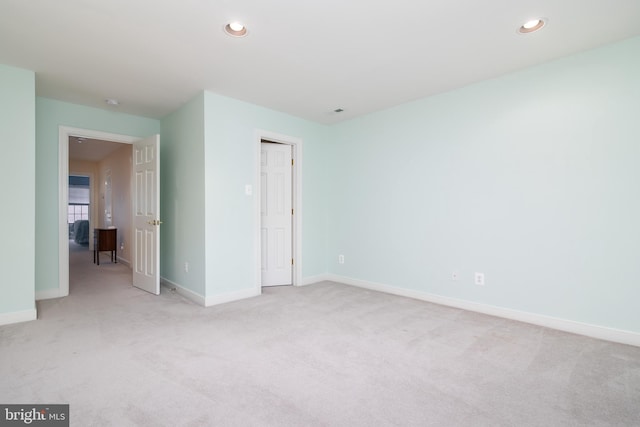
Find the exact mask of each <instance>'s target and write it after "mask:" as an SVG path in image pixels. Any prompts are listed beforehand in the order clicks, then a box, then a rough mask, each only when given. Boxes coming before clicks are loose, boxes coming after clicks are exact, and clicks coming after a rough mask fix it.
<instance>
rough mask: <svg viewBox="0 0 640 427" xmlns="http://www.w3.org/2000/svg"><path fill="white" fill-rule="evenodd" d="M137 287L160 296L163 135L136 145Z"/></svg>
mask: <svg viewBox="0 0 640 427" xmlns="http://www.w3.org/2000/svg"><path fill="white" fill-rule="evenodd" d="M133 176H134V188H133V200H134V202H133V235H134V237H133V240H134V255H133V286H135V287H137V288H140V289H142V290H145V291H147V292H151V293H152V294H155V295H160V265H159V261H160V223H161V222H160V135H154V136H151V137H149V138H146V139H143V140H140V141H137V142H134V143H133Z"/></svg>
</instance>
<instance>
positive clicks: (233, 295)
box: [160, 277, 262, 307]
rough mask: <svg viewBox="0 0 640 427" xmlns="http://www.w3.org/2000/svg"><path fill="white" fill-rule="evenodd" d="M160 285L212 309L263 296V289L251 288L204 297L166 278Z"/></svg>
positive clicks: (162, 279)
mask: <svg viewBox="0 0 640 427" xmlns="http://www.w3.org/2000/svg"><path fill="white" fill-rule="evenodd" d="M160 284H161V285H162V286H166V287H168V288H171V289H175V290H176V292H177V293H178V294H179V295H182V296H183V297H185V298H186V299H188V300H190V301H193V302H194V303H196V304H198V305H201V306H204V307H211V306H213V305H218V304H224V303H226V302H232V301H237V300H241V299H245V298H251V297H255V296H258V295H260V294H262V289H260V288H249V289H244V290H242V291H234V292H228V293H225V294H220V295H212V296H209V297H204V296H202V295H200V294H198V293H195V292H193V291H192V290H190V289H187V288H185V287H183V286H180V285H178V284H177V283H175V282H172V281H171V280H169V279H165V278H164V277H161V278H160Z"/></svg>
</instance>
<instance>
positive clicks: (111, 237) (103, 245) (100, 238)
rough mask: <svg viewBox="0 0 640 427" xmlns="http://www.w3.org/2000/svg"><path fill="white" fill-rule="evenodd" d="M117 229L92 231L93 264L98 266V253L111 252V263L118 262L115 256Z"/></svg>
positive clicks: (96, 229) (95, 229)
mask: <svg viewBox="0 0 640 427" xmlns="http://www.w3.org/2000/svg"><path fill="white" fill-rule="evenodd" d="M117 243H118V229H117V228H94V229H93V263H94V264H96V263H97V264H98V265H100V252H103V251H109V252H111V262H114V263H116V262H118V259H117V257H116V255H117Z"/></svg>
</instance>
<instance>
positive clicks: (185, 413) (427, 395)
mask: <svg viewBox="0 0 640 427" xmlns="http://www.w3.org/2000/svg"><path fill="white" fill-rule="evenodd" d="M71 258H72V263H74V268H72V276H71V277H72V280H71V285H70V289H71V293H70V295H69V296H68V297H66V298H61V299H56V300H48V301H42V302H40V303H38V314H39V320H38V321H35V322H29V323H23V324H16V325H8V326H3V327H0V378H1V379H2V381H1V382H0V401H2V403H69V404H70V405H71V406H70V410H71V425H72V426H78V427H84V426H172V427H173V426H349V427H352V426H607V425H611V426H614V425H615V426H634V425H635V426H637V425H640V348H636V347H631V346H625V345H620V344H613V343H609V342H604V341H599V340H595V339H590V338H585V337H581V336H576V335H571V334H567V333H562V332H557V331H553V330H549V329H545V328H541V327H537V326H532V325H528V324H523V323H518V322H513V321H508V320H504V319H499V318H495V317H490V316H485V315H480V314H476V313H470V312H465V311H462V310H457V309H452V308H447V307H442V306H438V305H434V304H429V303H425V302H421V301H416V300H411V299H407V298H401V297H396V296H391V295H386V294H382V293H377V292H371V291H367V290H363V289H357V288H352V287H349V286H345V285H341V284H337V283H331V282H323V283H318V284H315V285H311V286H307V287H302V288H293V287H279V288H269V289H265V291H264V294H263V295H262V296H260V297H256V298H251V299H248V300H244V301H238V302H234V303H229V304H224V305H220V306H216V307H210V308H203V307H199V306H197V305H195V304H193V303H191V302H189V301H187V300H185V299H183V298H182V297H180V296H179V295H177V294H175V293H172V292H170V291H168V290H166V289H163V292H162V294H161V295H160V296H153V295H150V294H147V293H145V292H143V291H140V290H138V289H135V288H133V287H131V285H130V283H131V274H130V271H129V269H128V268H127V267H126V266H124V265H122V264H110V263H109V262H108V261H107V260H106V255H105V258H103V259H104V263H103V264H101V265H100V266H99V267H98V266H95V265H94V264H93V263H92V258H91V253H90V252H88V251H87V252H73V253H72V256H71ZM75 263H78V265H75ZM76 267H78V268H76Z"/></svg>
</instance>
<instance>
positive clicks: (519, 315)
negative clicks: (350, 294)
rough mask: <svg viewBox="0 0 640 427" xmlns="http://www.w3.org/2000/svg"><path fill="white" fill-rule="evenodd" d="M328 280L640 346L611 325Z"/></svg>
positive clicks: (639, 337) (637, 337)
mask: <svg viewBox="0 0 640 427" xmlns="http://www.w3.org/2000/svg"><path fill="white" fill-rule="evenodd" d="M327 276H328V278H327V279H325V280H331V281H333V282H339V283H344V284H345V285H350V286H357V287H359V288H365V289H370V290H373V291H379V292H385V293H388V294H393V295H399V296H403V297H408V298H414V299H419V300H422V301H427V302H432V303H435V304H440V305H446V306H449V307H455V308H460V309H463V310H469V311H475V312H478V313H483V314H488V315H491V316H496V317H502V318H505V319H511V320H517V321H519V322H525V323H531V324H533V325H538V326H544V327H547V328H551V329H557V330H559V331H564V332H570V333H573V334H578V335H585V336H588V337H591V338H598V339H601V340H606V341H613V342H617V343H621V344H628V345H633V346H638V347H640V333H637V332H631V331H625V330H621V329H614V328H608V327H604V326H598V325H591V324H588V323H581V322H575V321H573V320H566V319H560V318H557V317H550V316H544V315H541V314H535V313H529V312H525V311H518V310H512V309H509V308H503V307H496V306H492V305H487V304H481V303H477V302H472V301H465V300H460V299H456V298H450V297H445V296H441V295H435V294H430V293H427V292H420V291H415V290H410V289H403V288H397V287H395V286H390V285H385V284H382V283H375V282H368V281H365V280H359V279H352V278H350V277H344V276H338V275H334V274H329V275H327Z"/></svg>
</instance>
